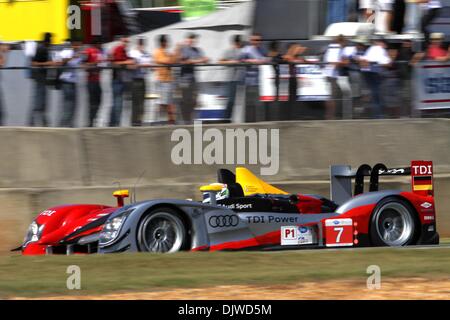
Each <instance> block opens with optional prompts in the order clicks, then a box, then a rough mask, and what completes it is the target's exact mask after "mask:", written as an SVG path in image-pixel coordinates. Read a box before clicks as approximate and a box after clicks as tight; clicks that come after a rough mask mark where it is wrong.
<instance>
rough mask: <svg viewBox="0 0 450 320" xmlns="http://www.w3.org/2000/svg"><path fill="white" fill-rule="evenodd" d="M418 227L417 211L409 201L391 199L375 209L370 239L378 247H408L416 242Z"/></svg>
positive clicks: (385, 200) (382, 202)
mask: <svg viewBox="0 0 450 320" xmlns="http://www.w3.org/2000/svg"><path fill="white" fill-rule="evenodd" d="M418 225H419V224H418V222H417V219H416V214H415V211H414V209H413V208H412V207H411V205H410V204H409V203H408V202H407V201H405V200H402V199H398V198H395V197H389V198H386V199H383V200H382V201H381V202H380V203H378V205H377V206H376V207H375V210H374V212H373V214H372V219H371V224H370V238H371V241H372V243H373V244H374V245H376V246H389V247H399V246H407V245H410V244H413V243H414V242H415V240H416V238H417V237H416V235H417V232H418V231H417V229H418Z"/></svg>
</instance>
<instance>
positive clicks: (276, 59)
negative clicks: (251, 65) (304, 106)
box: [267, 41, 285, 100]
mask: <svg viewBox="0 0 450 320" xmlns="http://www.w3.org/2000/svg"><path fill="white" fill-rule="evenodd" d="M267 57H268V58H269V59H270V62H272V63H273V64H274V65H273V69H274V72H275V97H276V100H278V99H279V98H280V64H281V63H284V62H285V61H284V58H283V55H282V54H281V52H280V50H279V43H278V41H272V42H270V44H269V52H268V53H267Z"/></svg>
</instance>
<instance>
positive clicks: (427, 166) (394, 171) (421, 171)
mask: <svg viewBox="0 0 450 320" xmlns="http://www.w3.org/2000/svg"><path fill="white" fill-rule="evenodd" d="M408 175H411V189H412V191H413V192H414V193H418V194H421V195H431V196H433V162H432V161H423V160H420V161H412V162H411V166H410V167H405V168H387V167H386V166H385V165H384V164H382V163H378V164H376V165H375V166H374V167H373V168H372V167H371V166H369V165H368V164H363V165H361V166H359V168H358V169H357V170H356V171H355V170H352V168H351V167H350V166H349V165H334V166H331V167H330V180H331V181H330V182H331V184H330V195H331V199H332V200H333V201H334V202H335V203H337V204H339V205H340V204H342V203H344V202H345V201H347V200H349V199H351V198H352V197H353V196H357V195H359V194H361V193H364V178H365V177H370V186H369V192H373V191H378V189H379V177H380V176H408ZM353 179H355V184H354V188H352V180H353ZM352 189H353V190H352Z"/></svg>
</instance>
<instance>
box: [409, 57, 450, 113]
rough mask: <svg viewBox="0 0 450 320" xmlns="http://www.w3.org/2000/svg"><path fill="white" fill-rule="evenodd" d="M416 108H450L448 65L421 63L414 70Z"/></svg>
mask: <svg viewBox="0 0 450 320" xmlns="http://www.w3.org/2000/svg"><path fill="white" fill-rule="evenodd" d="M414 85H415V88H416V90H415V91H416V108H417V109H419V110H428V109H447V108H450V63H449V62H422V63H419V64H418V65H417V66H416V68H415V84H414Z"/></svg>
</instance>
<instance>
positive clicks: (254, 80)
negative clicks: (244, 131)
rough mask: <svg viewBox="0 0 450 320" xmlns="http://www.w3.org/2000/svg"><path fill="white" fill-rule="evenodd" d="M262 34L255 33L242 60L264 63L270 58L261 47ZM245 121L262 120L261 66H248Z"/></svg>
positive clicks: (243, 52) (244, 51)
mask: <svg viewBox="0 0 450 320" xmlns="http://www.w3.org/2000/svg"><path fill="white" fill-rule="evenodd" d="M261 42H262V39H261V35H259V34H257V33H255V34H253V35H252V36H251V37H250V44H249V45H247V46H246V47H244V48H243V49H242V61H243V62H245V63H249V64H262V63H267V62H269V61H270V60H269V59H268V58H267V57H266V52H265V51H264V49H263V48H262V47H261ZM245 86H246V87H245V100H246V101H245V102H246V110H245V121H246V122H255V121H259V120H262V118H263V116H262V115H261V114H260V113H261V111H262V110H261V109H262V107H261V104H260V101H259V66H258V65H254V66H248V67H247V71H246V75H245Z"/></svg>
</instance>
